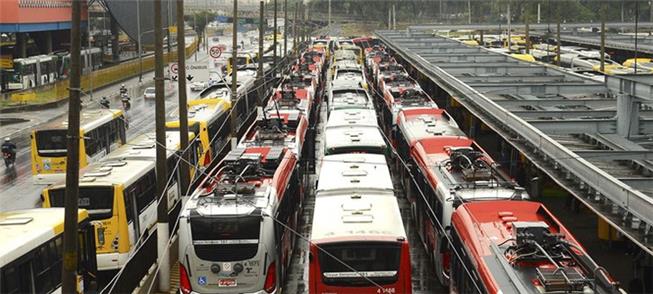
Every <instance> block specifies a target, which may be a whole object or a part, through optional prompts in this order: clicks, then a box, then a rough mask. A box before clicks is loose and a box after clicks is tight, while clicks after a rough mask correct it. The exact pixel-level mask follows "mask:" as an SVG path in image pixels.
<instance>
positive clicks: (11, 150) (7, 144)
mask: <svg viewBox="0 0 653 294" xmlns="http://www.w3.org/2000/svg"><path fill="white" fill-rule="evenodd" d="M16 148H17V147H16V144H14V143H13V142H11V139H10V138H9V137H7V138H5V141H4V143H2V157H3V158H4V161H5V165H6V166H9V165H10V164H13V163H14V161H15V159H16Z"/></svg>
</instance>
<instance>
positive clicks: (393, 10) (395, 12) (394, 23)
mask: <svg viewBox="0 0 653 294" xmlns="http://www.w3.org/2000/svg"><path fill="white" fill-rule="evenodd" d="M392 29H393V30H396V29H397V10H396V9H395V5H394V4H392Z"/></svg>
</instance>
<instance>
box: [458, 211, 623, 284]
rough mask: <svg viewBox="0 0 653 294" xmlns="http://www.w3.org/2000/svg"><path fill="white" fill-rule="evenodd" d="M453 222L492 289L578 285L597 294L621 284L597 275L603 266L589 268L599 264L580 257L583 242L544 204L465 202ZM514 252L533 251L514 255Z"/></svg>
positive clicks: (468, 252)
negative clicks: (537, 246) (606, 280)
mask: <svg viewBox="0 0 653 294" xmlns="http://www.w3.org/2000/svg"><path fill="white" fill-rule="evenodd" d="M452 226H453V227H454V228H455V230H456V233H457V234H458V236H459V237H460V239H461V241H463V243H464V244H465V245H466V248H465V249H466V250H467V252H466V253H467V254H469V255H470V256H469V258H470V259H473V260H474V262H473V264H477V266H478V271H479V277H480V278H481V279H483V280H485V284H487V285H489V286H490V287H489V289H488V292H495V290H498V289H500V290H501V291H503V293H540V292H547V293H553V292H555V290H554V289H553V288H555V289H560V287H564V289H565V291H569V290H568V289H571V288H572V287H573V288H574V289H575V290H574V291H573V292H582V289H583V286H585V285H587V284H590V288H591V289H593V290H594V291H596V292H595V293H610V292H612V291H610V290H614V288H612V287H614V286H615V285H606V283H604V282H603V283H602V282H601V281H600V280H599V279H596V276H595V275H598V274H599V271H597V269H598V266H596V265H595V264H594V265H591V266H589V268H587V267H584V265H585V264H591V263H593V262H591V263H588V262H586V261H583V260H582V258H578V257H580V256H587V253H586V252H585V250H584V249H583V248H582V246H581V244H580V243H579V242H578V241H577V240H576V239H575V238H574V236H573V235H572V234H571V233H570V232H569V231H568V230H567V229H566V228H565V227H564V226H563V225H562V224H561V223H560V222H559V221H558V220H557V219H556V218H555V216H554V215H553V214H552V213H551V212H550V211H549V210H548V209H547V208H546V207H545V206H544V205H542V204H541V203H537V202H531V201H505V200H501V201H479V202H471V203H465V204H463V205H461V206H459V207H458V209H457V210H456V212H455V213H454V214H453V216H452ZM533 243H538V244H539V246H541V247H540V250H539V251H546V252H547V253H546V254H548V256H544V254H542V253H541V252H540V254H538V250H537V249H533V246H531V245H530V244H533ZM567 244H570V245H567ZM569 247H573V249H571V248H569ZM508 248H511V249H512V250H508ZM565 248H567V249H565ZM461 249H462V248H458V250H461ZM509 252H531V253H529V254H523V255H520V254H516V255H509V254H510V253H509ZM569 255H577V256H574V257H571V256H569ZM547 257H548V258H547ZM586 258H588V257H586ZM552 261H555V263H556V264H555V265H554V264H552ZM576 261H579V262H576ZM557 267H559V268H558V269H556V268H557ZM592 267H595V268H592ZM554 270H555V271H556V272H558V271H562V272H565V273H566V274H567V275H565V277H564V278H563V277H562V276H561V275H559V274H555V272H554V273H553V274H552V272H553V271H554ZM592 284H594V285H592ZM549 287H552V289H549ZM610 288H612V289H610ZM570 292H572V291H570Z"/></svg>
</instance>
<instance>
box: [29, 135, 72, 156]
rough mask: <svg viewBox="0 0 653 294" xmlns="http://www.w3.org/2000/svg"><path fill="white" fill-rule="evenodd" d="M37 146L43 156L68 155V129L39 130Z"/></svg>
mask: <svg viewBox="0 0 653 294" xmlns="http://www.w3.org/2000/svg"><path fill="white" fill-rule="evenodd" d="M36 148H37V149H38V153H39V156H42V157H63V156H66V153H67V150H66V148H67V146H66V130H47V131H37V132H36Z"/></svg>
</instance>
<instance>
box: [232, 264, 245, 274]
mask: <svg viewBox="0 0 653 294" xmlns="http://www.w3.org/2000/svg"><path fill="white" fill-rule="evenodd" d="M244 269H245V267H243V265H242V264H240V263H236V264H234V273H236V274H239V273H241V272H242V271H243V270H244Z"/></svg>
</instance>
